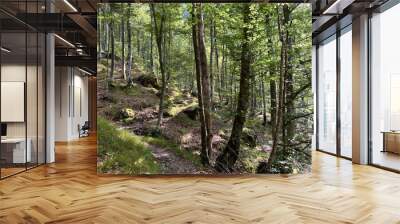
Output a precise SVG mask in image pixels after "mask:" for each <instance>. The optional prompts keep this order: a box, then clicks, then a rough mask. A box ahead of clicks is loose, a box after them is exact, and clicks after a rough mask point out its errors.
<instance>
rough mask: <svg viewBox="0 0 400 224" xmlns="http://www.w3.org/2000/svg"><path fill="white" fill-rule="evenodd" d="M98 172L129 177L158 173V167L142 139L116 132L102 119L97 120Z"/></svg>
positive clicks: (112, 126)
mask: <svg viewBox="0 0 400 224" xmlns="http://www.w3.org/2000/svg"><path fill="white" fill-rule="evenodd" d="M97 122H98V123H97V124H98V132H97V133H98V156H99V159H100V163H99V166H98V171H99V172H103V173H105V172H122V173H126V174H130V175H134V174H145V173H149V174H151V173H159V172H160V166H159V164H158V163H157V161H156V160H155V158H154V156H153V155H152V154H151V151H150V150H149V149H148V148H147V146H146V145H145V144H144V143H143V142H142V139H141V138H140V137H138V136H136V135H133V134H131V133H129V132H127V131H124V130H118V129H117V128H116V127H115V126H114V125H113V124H111V123H110V122H109V121H107V120H105V119H104V118H101V117H99V118H98V121H97Z"/></svg>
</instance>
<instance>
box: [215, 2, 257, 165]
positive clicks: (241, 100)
mask: <svg viewBox="0 0 400 224" xmlns="http://www.w3.org/2000/svg"><path fill="white" fill-rule="evenodd" d="M242 13H243V24H244V25H243V41H242V54H241V60H240V61H241V70H240V90H239V97H238V106H237V110H236V114H235V119H234V122H233V127H232V131H231V136H230V138H229V141H228V144H227V145H226V147H225V148H224V150H223V152H222V153H221V154H220V155H219V156H218V158H217V160H216V164H215V168H216V170H217V171H219V172H231V171H233V168H234V165H235V163H236V160H237V159H238V155H239V153H240V139H241V136H242V131H243V126H244V123H245V121H246V114H247V110H248V104H249V96H250V92H249V88H250V84H249V82H250V79H251V75H250V64H251V49H250V38H251V37H250V34H249V28H248V24H249V22H250V5H249V4H244V5H243V11H242Z"/></svg>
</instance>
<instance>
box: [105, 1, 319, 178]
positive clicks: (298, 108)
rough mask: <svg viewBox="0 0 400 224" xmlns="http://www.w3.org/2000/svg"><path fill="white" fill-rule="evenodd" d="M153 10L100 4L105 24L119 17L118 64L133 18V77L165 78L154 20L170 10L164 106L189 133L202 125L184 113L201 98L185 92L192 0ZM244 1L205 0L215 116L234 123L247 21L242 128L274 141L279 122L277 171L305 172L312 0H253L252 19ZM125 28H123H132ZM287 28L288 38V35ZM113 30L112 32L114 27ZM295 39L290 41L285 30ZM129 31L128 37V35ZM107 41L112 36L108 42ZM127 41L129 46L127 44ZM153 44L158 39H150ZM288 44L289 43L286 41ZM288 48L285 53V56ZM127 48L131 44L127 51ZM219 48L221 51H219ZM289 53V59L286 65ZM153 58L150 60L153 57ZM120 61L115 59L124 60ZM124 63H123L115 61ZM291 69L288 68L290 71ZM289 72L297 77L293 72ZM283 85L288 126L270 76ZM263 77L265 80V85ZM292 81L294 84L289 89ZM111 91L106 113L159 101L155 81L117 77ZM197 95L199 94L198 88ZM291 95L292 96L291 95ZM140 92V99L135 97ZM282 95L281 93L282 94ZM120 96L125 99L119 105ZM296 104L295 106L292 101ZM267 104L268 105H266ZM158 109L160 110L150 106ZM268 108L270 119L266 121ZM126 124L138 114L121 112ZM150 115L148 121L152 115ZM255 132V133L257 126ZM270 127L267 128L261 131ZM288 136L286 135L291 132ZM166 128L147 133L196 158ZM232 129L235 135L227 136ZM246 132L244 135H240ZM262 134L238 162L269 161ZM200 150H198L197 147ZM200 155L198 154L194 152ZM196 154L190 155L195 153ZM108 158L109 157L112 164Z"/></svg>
mask: <svg viewBox="0 0 400 224" xmlns="http://www.w3.org/2000/svg"><path fill="white" fill-rule="evenodd" d="M154 6H155V9H156V10H155V12H156V13H155V17H153V18H152V15H151V13H150V4H148V3H135V4H131V5H130V4H126V3H113V4H100V7H99V16H98V18H99V22H98V24H99V26H103V27H105V26H104V24H114V28H115V29H114V34H113V35H115V54H116V59H117V62H116V63H117V65H118V66H120V65H119V64H118V63H120V60H121V56H122V47H123V46H124V45H123V44H122V42H121V39H122V38H121V35H124V34H121V32H120V31H121V30H119V29H120V27H119V26H120V25H121V24H122V21H126V20H129V21H130V23H131V28H132V29H131V30H132V32H131V34H132V41H131V45H132V53H133V68H132V71H133V78H134V79H135V81H136V82H138V81H137V78H138V77H140V76H142V75H147V74H150V75H154V77H156V78H157V79H158V81H160V76H161V75H160V72H159V71H160V69H159V68H160V65H159V64H158V63H159V60H158V57H159V55H158V54H157V47H156V41H155V35H154V23H153V22H154V20H155V21H157V22H158V24H160V20H161V17H164V18H165V26H164V27H163V32H164V35H163V36H164V40H163V41H162V42H163V45H162V48H163V50H164V51H165V60H164V63H165V64H164V66H165V68H166V73H167V76H168V80H167V82H168V90H167V94H166V97H165V103H164V108H163V111H164V112H165V115H167V114H168V117H171V120H173V121H174V122H176V123H177V124H183V125H181V126H183V127H182V128H180V129H179V130H178V131H176V132H179V133H182V134H184V133H185V132H188V131H189V130H190V129H192V128H193V127H198V126H199V123H198V121H193V120H190V119H189V118H187V116H184V114H183V115H182V111H183V110H185V109H186V108H188V107H192V106H195V105H197V101H194V100H192V101H189V100H187V98H186V96H185V95H184V94H183V93H184V92H185V94H186V93H194V92H197V91H196V77H195V61H194V60H193V59H194V55H193V53H194V51H193V42H192V25H193V24H192V22H193V20H192V18H191V14H190V12H191V10H192V5H191V4H184V3H165V4H155V5H154ZM243 6H244V5H243V4H239V3H238V4H213V3H207V4H203V12H204V27H205V33H204V35H205V46H206V53H207V63H208V69H209V72H211V70H212V71H213V76H214V77H213V81H212V83H213V103H214V107H215V108H213V109H214V110H213V111H212V118H213V122H214V121H218V122H215V123H224V124H223V125H221V126H224V127H221V128H220V130H222V129H223V130H227V131H226V133H225V134H226V135H229V133H230V132H229V130H230V128H229V126H231V125H232V122H233V118H234V117H235V115H236V108H237V102H238V101H237V97H238V92H239V89H240V71H241V64H240V59H241V56H242V43H243V41H244V40H243V36H244V34H243V28H244V27H246V28H248V32H249V36H250V40H249V46H250V52H249V55H248V56H249V57H251V66H250V67H251V69H250V71H251V80H250V86H251V90H250V92H251V98H252V99H250V100H251V102H250V103H249V104H250V106H249V108H248V112H249V113H247V115H248V116H247V118H246V119H247V120H246V123H245V130H244V134H245V135H248V137H249V136H250V135H254V134H256V135H257V136H261V138H262V139H261V142H262V143H265V142H268V144H267V145H268V146H270V145H272V143H271V142H272V130H274V129H275V128H277V130H278V131H279V134H278V135H277V136H278V137H277V141H276V142H277V156H276V160H275V161H274V163H273V164H272V168H271V169H272V170H271V172H284V173H287V172H303V171H306V170H308V169H309V165H310V163H311V156H310V142H311V134H312V127H313V121H312V116H311V114H312V113H313V95H312V91H311V46H312V43H311V26H312V22H311V7H310V5H309V4H251V5H250V22H249V23H247V24H244V23H243V15H242V8H243ZM284 8H288V9H289V11H290V13H289V14H290V15H289V18H288V22H287V23H286V24H283V16H284ZM213 26H214V27H215V36H214V38H215V42H214V43H215V46H214V47H215V48H214V50H215V49H216V50H217V52H215V51H214V54H213V63H212V64H210V53H211V39H212V35H211V30H212V29H211V27H213ZM126 30H127V29H125V32H126ZM282 34H283V36H285V37H284V38H282V36H281V35H282ZM101 35H103V37H102V38H100V40H101V41H102V43H100V44H99V45H100V46H101V47H100V48H101V49H102V51H107V50H108V47H107V44H106V42H107V40H108V39H107V38H106V37H107V36H106V35H107V32H102V33H101ZM108 35H109V34H108ZM286 37H287V39H289V41H287V42H286V43H288V44H287V45H285V44H284V42H285V41H286V40H285V38H286ZM126 40H127V38H125V41H126ZM107 43H108V42H107ZM126 45H127V43H125V48H127V46H126ZM151 46H152V47H151ZM283 48H285V49H283ZM284 54H286V55H287V58H283V57H282V56H283V55H284ZM126 55H127V49H125V56H126ZM217 55H218V58H217ZM285 60H287V65H284V63H285ZM151 61H152V62H153V65H154V66H153V67H151V64H150V62H151ZM107 66H108V63H107V62H106V60H104V59H101V60H100V63H99V65H98V69H99V80H100V79H103V77H105V76H106V72H105V71H106V70H107ZM118 66H117V67H118ZM117 70H118V68H117ZM285 70H286V71H285ZM288 75H290V76H291V80H289V79H288V78H287V76H288ZM282 79H287V80H284V81H283V82H282V83H284V84H285V85H283V86H284V87H282V88H285V91H286V92H285V94H286V95H285V96H284V97H282V100H283V101H284V102H282V105H283V109H282V113H283V114H284V115H283V116H282V123H283V124H281V126H282V127H274V125H275V124H274V122H272V121H271V120H270V119H271V117H272V116H271V115H272V112H271V109H272V108H271V107H272V106H271V105H272V101H273V98H272V93H271V90H273V89H272V87H271V83H275V86H276V89H275V90H276V93H277V95H278V94H279V93H281V92H283V91H281V90H280V89H279V88H281V87H280V86H279V82H280V81H281V80H282ZM261 84H262V85H261ZM288 86H290V87H291V89H290V90H288ZM112 87H113V88H112V90H111V91H110V92H112V93H111V94H110V97H109V99H108V100H109V101H108V102H109V103H110V104H112V106H111V105H110V107H109V108H106V111H107V114H109V115H107V118H109V117H110V116H111V117H114V116H117V115H118V111H119V110H120V109H121V108H125V107H131V108H134V109H135V110H138V108H139V109H143V108H149V107H151V108H157V107H158V102H159V98H158V97H159V93H158V92H157V90H156V89H152V88H146V87H143V85H141V84H138V83H135V84H133V85H130V86H127V85H126V84H125V83H124V82H122V83H118V82H117V81H116V82H114V83H113V85H112ZM192 97H194V98H196V96H192ZM292 98H293V99H292ZM132 99H134V100H132ZM277 100H278V101H279V100H281V99H280V98H278V99H277ZM121 104H122V105H121ZM289 106H290V109H288V107H289ZM264 110H265V111H264ZM152 111H154V110H152ZM263 114H265V115H266V114H268V116H265V117H266V118H267V122H265V123H264V122H263ZM118 121H122V122H124V125H131V123H132V122H134V121H133V120H132V119H123V120H118ZM146 122H147V121H146ZM253 132H255V133H253ZM260 132H261V133H262V132H264V134H260ZM289 132H290V133H293V134H290V135H289V136H290V137H287V136H288V135H287V133H289ZM160 133H161V132H160V130H154V133H153V131H152V133H151V135H152V136H154V139H152V138H149V139H147V137H146V138H144V139H141V141H144V142H152V143H153V144H158V145H161V146H165V147H168V148H171V149H173V150H174V151H176V152H177V153H184V154H183V155H184V156H186V157H188V158H190V157H191V156H192V154H193V153H191V151H187V150H183V149H180V147H179V146H178V145H169V144H167V143H166V142H164V141H166V140H165V139H160V136H161V135H160ZM228 137H229V136H228ZM242 140H243V139H242ZM260 144H261V143H259V142H257V144H256V147H250V146H254V144H248V142H247V143H246V142H245V143H244V144H243V145H242V148H241V151H240V154H239V157H240V158H239V162H241V165H240V166H241V167H244V169H245V170H246V171H249V172H254V171H255V170H256V168H255V167H256V166H257V163H259V162H261V161H263V160H264V161H266V160H267V159H268V158H266V156H268V153H265V152H263V151H260V150H258V149H257V147H260ZM193 155H194V154H193ZM196 158H197V157H196ZM191 160H192V159H191ZM107 162H108V160H107V161H105V162H104V164H107Z"/></svg>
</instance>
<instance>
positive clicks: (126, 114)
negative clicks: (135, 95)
mask: <svg viewBox="0 0 400 224" xmlns="http://www.w3.org/2000/svg"><path fill="white" fill-rule="evenodd" d="M119 118H120V119H127V118H130V119H132V120H133V119H134V118H135V111H133V110H132V109H131V108H124V109H121V110H120V111H119Z"/></svg>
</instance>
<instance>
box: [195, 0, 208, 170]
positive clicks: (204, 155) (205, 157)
mask: <svg viewBox="0 0 400 224" xmlns="http://www.w3.org/2000/svg"><path fill="white" fill-rule="evenodd" d="M197 13H198V12H197V4H196V3H193V4H192V23H193V25H192V39H193V51H194V58H195V64H196V66H195V68H196V80H197V98H198V101H199V108H200V111H199V115H200V116H199V117H200V128H201V152H200V158H201V162H202V164H203V165H208V164H209V157H208V151H207V129H206V124H205V123H206V122H205V115H204V104H203V87H202V81H201V80H202V78H201V76H202V72H201V69H202V67H201V60H200V51H199V47H198V45H199V44H198V38H197V35H198V27H197V25H196V18H197Z"/></svg>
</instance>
